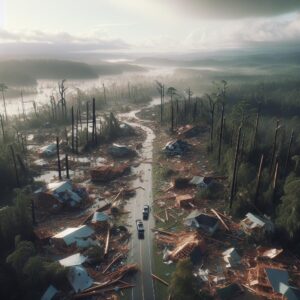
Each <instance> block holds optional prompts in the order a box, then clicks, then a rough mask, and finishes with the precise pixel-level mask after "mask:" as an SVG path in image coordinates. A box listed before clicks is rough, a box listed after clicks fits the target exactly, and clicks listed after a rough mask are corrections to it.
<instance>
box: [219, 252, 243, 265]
mask: <svg viewBox="0 0 300 300" xmlns="http://www.w3.org/2000/svg"><path fill="white" fill-rule="evenodd" d="M222 255H223V260H224V261H225V262H226V268H230V267H235V266H237V265H238V264H240V262H241V257H240V256H239V254H238V253H237V251H236V250H235V248H229V249H227V250H226V251H224V252H223V253H222Z"/></svg>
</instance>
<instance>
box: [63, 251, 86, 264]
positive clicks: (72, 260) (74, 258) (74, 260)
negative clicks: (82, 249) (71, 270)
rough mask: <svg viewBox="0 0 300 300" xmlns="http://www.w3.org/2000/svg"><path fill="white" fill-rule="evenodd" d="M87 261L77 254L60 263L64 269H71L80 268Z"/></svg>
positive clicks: (84, 257)
mask: <svg viewBox="0 0 300 300" xmlns="http://www.w3.org/2000/svg"><path fill="white" fill-rule="evenodd" d="M86 260H87V257H86V256H84V255H82V254H80V253H76V254H73V255H71V256H68V257H66V258H64V259H61V260H59V261H58V262H59V263H60V264H61V265H62V266H64V267H71V266H79V265H81V264H83V263H84V262H85V261H86Z"/></svg>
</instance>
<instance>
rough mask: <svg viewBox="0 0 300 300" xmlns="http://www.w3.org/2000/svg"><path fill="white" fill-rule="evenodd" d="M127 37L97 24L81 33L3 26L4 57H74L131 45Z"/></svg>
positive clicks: (0, 47) (0, 36)
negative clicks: (118, 35)
mask: <svg viewBox="0 0 300 300" xmlns="http://www.w3.org/2000/svg"><path fill="white" fill-rule="evenodd" d="M130 48H131V45H129V44H128V43H126V42H125V41H123V40H121V39H118V38H112V37H110V35H109V33H108V32H106V31H105V30H100V29H99V28H95V29H94V30H92V31H91V32H89V33H87V34H82V35H72V34H69V33H67V32H58V33H48V32H43V31H39V30H30V31H28V30H27V31H8V30H4V29H0V56H2V57H6V58H7V57H16V56H18V57H32V56H34V57H48V56H50V57H71V56H74V57H75V56H76V55H77V56H78V55H79V54H80V53H85V52H94V51H116V50H124V49H130Z"/></svg>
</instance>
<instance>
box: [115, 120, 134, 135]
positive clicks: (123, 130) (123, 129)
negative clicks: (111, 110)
mask: <svg viewBox="0 0 300 300" xmlns="http://www.w3.org/2000/svg"><path fill="white" fill-rule="evenodd" d="M119 129H120V133H119V135H120V136H132V135H135V130H134V128H133V127H132V126H130V125H129V124H127V123H121V124H120V125H119Z"/></svg>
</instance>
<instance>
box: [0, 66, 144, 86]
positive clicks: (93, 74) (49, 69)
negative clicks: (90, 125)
mask: <svg viewBox="0 0 300 300" xmlns="http://www.w3.org/2000/svg"><path fill="white" fill-rule="evenodd" d="M142 71H146V69H145V68H142V67H139V66H136V65H131V64H126V63H107V62H101V63H99V64H96V65H90V64H86V63H82V62H75V61H67V60H7V61H0V82H4V83H5V84H6V85H8V86H30V85H35V84H36V81H37V79H53V80H60V79H93V78H98V77H99V76H104V75H116V74H121V73H123V72H142Z"/></svg>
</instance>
